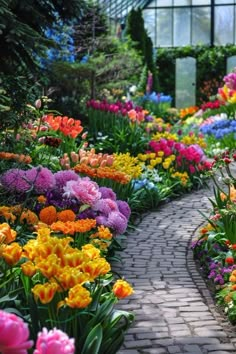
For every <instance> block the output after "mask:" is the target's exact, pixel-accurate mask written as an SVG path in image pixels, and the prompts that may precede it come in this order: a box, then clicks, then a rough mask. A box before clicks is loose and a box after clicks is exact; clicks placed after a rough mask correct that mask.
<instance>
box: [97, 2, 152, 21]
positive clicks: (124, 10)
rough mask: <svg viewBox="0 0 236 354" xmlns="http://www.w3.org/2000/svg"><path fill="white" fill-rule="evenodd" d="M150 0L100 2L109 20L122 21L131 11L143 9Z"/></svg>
mask: <svg viewBox="0 0 236 354" xmlns="http://www.w3.org/2000/svg"><path fill="white" fill-rule="evenodd" d="M149 2H150V0H98V3H99V5H100V6H101V7H102V8H103V9H104V10H105V12H106V13H107V15H108V17H109V18H114V19H122V18H124V17H125V16H126V15H127V14H128V13H129V11H130V10H131V9H136V8H138V7H140V8H143V7H144V6H146V5H147V4H148V3H149Z"/></svg>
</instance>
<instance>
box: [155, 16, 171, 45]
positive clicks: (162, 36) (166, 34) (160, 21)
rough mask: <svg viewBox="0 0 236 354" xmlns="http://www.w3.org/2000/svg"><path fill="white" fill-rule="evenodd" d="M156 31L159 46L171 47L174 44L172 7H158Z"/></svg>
mask: <svg viewBox="0 0 236 354" xmlns="http://www.w3.org/2000/svg"><path fill="white" fill-rule="evenodd" d="M156 31H157V34H156V38H157V40H156V44H157V46H160V47H171V46H172V45H173V40H172V10H171V9H159V10H158V9H157V19H156Z"/></svg>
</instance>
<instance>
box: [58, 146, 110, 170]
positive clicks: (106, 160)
mask: <svg viewBox="0 0 236 354" xmlns="http://www.w3.org/2000/svg"><path fill="white" fill-rule="evenodd" d="M60 163H61V166H62V167H63V168H66V169H69V168H71V166H74V165H75V164H83V165H86V166H89V167H96V168H97V167H106V166H112V165H113V155H108V154H102V153H98V154H97V153H96V152H95V149H94V148H92V149H91V150H88V151H86V150H84V149H80V150H79V152H78V153H75V152H74V151H72V152H71V153H70V155H68V154H64V155H63V157H62V158H61V159H60Z"/></svg>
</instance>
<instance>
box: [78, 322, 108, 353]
mask: <svg viewBox="0 0 236 354" xmlns="http://www.w3.org/2000/svg"><path fill="white" fill-rule="evenodd" d="M102 338H103V333H102V326H101V324H100V323H98V324H97V325H96V326H95V327H94V328H93V329H92V330H91V331H90V332H89V334H88V336H87V338H86V341H85V343H84V346H83V349H82V351H81V354H98V353H99V352H100V346H101V343H102Z"/></svg>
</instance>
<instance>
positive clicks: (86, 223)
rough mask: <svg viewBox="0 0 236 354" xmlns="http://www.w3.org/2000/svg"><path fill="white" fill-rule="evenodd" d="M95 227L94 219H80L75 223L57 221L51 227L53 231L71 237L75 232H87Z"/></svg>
mask: <svg viewBox="0 0 236 354" xmlns="http://www.w3.org/2000/svg"><path fill="white" fill-rule="evenodd" d="M95 226H96V220H95V219H81V220H77V221H66V222H62V221H57V222H54V223H53V224H52V225H51V229H52V230H53V231H58V232H62V233H63V234H69V235H73V234H74V233H76V232H81V233H82V232H88V231H90V230H91V229H92V228H94V227H95Z"/></svg>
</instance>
